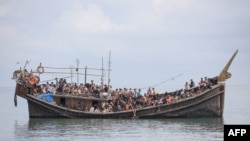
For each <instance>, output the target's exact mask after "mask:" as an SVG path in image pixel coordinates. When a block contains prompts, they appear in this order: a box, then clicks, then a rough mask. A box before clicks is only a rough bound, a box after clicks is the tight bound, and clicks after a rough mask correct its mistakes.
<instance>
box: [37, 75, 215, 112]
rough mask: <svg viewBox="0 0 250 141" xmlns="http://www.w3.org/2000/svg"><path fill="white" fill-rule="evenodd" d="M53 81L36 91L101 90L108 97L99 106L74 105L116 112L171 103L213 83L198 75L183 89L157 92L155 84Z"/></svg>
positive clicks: (93, 93) (83, 93)
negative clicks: (135, 85)
mask: <svg viewBox="0 0 250 141" xmlns="http://www.w3.org/2000/svg"><path fill="white" fill-rule="evenodd" d="M55 81H56V82H55V83H53V82H50V83H49V82H47V83H46V84H41V85H40V86H39V89H40V91H39V90H38V93H47V92H50V93H53V94H69V95H74V96H88V97H89V96H94V97H98V98H103V96H104V93H105V94H107V95H105V96H106V97H105V98H107V99H109V100H108V101H106V102H105V103H103V104H102V106H101V107H98V106H96V105H93V106H92V107H85V108H83V107H75V108H76V109H81V110H86V111H90V112H116V111H124V110H134V109H138V108H143V107H149V106H158V105H161V104H171V103H174V102H178V101H180V100H183V99H186V98H189V97H193V96H195V95H197V94H200V93H202V92H203V91H205V90H207V89H210V88H211V85H212V83H211V82H210V81H209V79H208V78H207V77H204V78H201V80H200V81H199V83H198V85H195V83H194V81H193V79H191V80H190V82H186V83H185V86H184V89H180V90H176V91H174V92H171V93H168V92H165V93H163V94H159V93H158V92H157V91H156V89H155V88H153V87H152V88H151V87H150V88H148V89H147V90H146V92H145V93H143V94H142V91H141V89H136V88H134V89H132V88H129V89H127V88H117V89H115V90H111V86H108V85H106V84H103V83H101V84H100V85H97V84H95V83H94V81H93V80H91V82H90V83H88V84H85V85H84V84H80V85H77V84H76V83H73V84H72V83H67V81H66V79H60V80H58V79H57V78H56V79H55Z"/></svg>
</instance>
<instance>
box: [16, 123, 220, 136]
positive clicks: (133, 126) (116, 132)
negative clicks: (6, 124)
mask: <svg viewBox="0 0 250 141" xmlns="http://www.w3.org/2000/svg"><path fill="white" fill-rule="evenodd" d="M15 134H16V139H17V140H26V141H27V140H34V139H35V140H57V141H58V140H83V139H84V140H109V141H113V140H114V141H115V140H139V141H140V140H143V141H147V140H150V141H152V140H163V139H164V140H166V139H168V140H185V141H188V140H192V141H193V140H204V139H206V140H211V141H214V140H223V118H195V119H186V118H185V119H143V120H142V119H139V120H132V119H29V120H28V121H27V124H21V123H19V122H16V123H15Z"/></svg>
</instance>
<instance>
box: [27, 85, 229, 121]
mask: <svg viewBox="0 0 250 141" xmlns="http://www.w3.org/2000/svg"><path fill="white" fill-rule="evenodd" d="M224 93H225V85H224V84H223V83H222V84H218V85H215V86H213V88H212V89H209V90H206V91H205V92H203V93H201V94H198V95H196V96H193V97H190V98H187V99H183V100H181V101H179V102H175V103H171V104H164V105H159V106H151V107H146V108H141V109H136V114H134V112H133V111H132V110H129V111H121V112H109V113H96V112H84V111H81V110H74V109H69V108H65V107H61V106H58V105H54V104H51V103H48V102H46V101H44V100H40V99H37V98H36V97H34V96H32V95H29V94H28V95H26V97H25V98H26V99H27V101H28V107H29V117H30V118H178V117H187V118H190V117H222V116H223V109H224Z"/></svg>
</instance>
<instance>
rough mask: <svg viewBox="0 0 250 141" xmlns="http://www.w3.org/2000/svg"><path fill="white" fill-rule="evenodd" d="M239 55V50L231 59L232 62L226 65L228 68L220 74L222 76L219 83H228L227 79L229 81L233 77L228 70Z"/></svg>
mask: <svg viewBox="0 0 250 141" xmlns="http://www.w3.org/2000/svg"><path fill="white" fill-rule="evenodd" d="M237 53H238V49H237V50H236V51H235V53H234V54H233V56H232V57H231V58H230V60H229V61H228V62H227V64H226V66H225V67H224V68H223V70H222V71H221V73H220V75H219V77H218V82H223V81H226V79H229V78H230V77H231V76H232V74H231V73H230V72H228V69H229V67H230V65H231V63H232V62H233V60H234V58H235V56H236V54H237Z"/></svg>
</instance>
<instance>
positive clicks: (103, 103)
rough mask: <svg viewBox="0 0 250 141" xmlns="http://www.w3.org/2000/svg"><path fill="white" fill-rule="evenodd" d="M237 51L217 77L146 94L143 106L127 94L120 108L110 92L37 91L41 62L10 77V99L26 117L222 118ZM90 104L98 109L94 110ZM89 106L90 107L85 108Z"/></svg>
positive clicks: (39, 85)
mask: <svg viewBox="0 0 250 141" xmlns="http://www.w3.org/2000/svg"><path fill="white" fill-rule="evenodd" d="M237 53H238V50H236V52H235V53H234V54H233V55H232V57H231V58H230V60H229V61H228V63H227V64H226V66H225V67H224V68H223V70H222V71H221V73H220V74H219V75H218V76H215V77H212V78H209V79H208V81H207V82H206V85H205V87H200V86H199V87H198V86H197V87H193V88H190V89H188V90H183V89H180V91H175V92H171V93H164V94H157V95H149V96H146V97H147V98H148V99H149V100H150V102H151V103H150V104H148V103H147V102H148V101H146V102H145V101H144V104H145V103H146V105H144V104H143V100H145V98H144V99H143V96H140V97H137V98H134V97H132V98H131V97H128V96H127V100H125V103H124V101H123V108H122V106H121V103H122V102H121V99H123V98H126V96H124V95H122V94H119V93H115V92H114V91H113V92H110V91H106V92H103V93H98V94H94V93H91V94H89V93H88V94H80V95H79V94H78V95H74V94H69V93H66V92H65V91H63V92H54V93H53V94H52V93H42V92H39V88H41V84H39V78H40V77H38V76H36V75H34V74H35V73H39V76H40V74H42V73H44V67H42V66H41V64H40V66H38V68H37V70H36V71H35V72H31V73H28V72H27V71H25V69H21V70H17V71H15V72H14V73H13V79H15V80H16V89H15V97H14V101H15V104H17V102H16V96H20V97H22V98H24V99H27V101H28V108H29V117H30V118H177V117H222V116H223V110H224V96H225V84H226V79H228V78H230V77H231V73H229V72H228V69H229V67H230V65H231V63H232V61H233V59H234V58H235V56H236V54H237ZM24 68H25V67H24ZM25 72H26V74H25ZM85 85H86V84H85ZM171 97H172V98H173V97H174V98H176V99H171ZM169 99H170V100H169ZM140 100H142V101H140ZM146 100H147V99H146ZM128 101H129V102H128ZM152 101H153V102H152ZM140 102H141V103H140ZM128 103H129V104H128ZM152 103H153V104H152ZM93 106H95V107H94V109H98V110H97V111H94V110H93ZM119 106H120V107H119ZM90 107H91V108H92V109H89V108H90ZM107 109H108V110H107Z"/></svg>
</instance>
